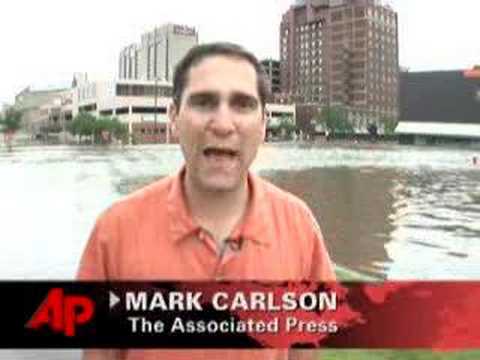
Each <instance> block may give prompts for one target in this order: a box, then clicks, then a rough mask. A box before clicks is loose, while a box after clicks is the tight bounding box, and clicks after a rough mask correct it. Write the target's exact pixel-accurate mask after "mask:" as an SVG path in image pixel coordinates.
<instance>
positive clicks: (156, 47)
mask: <svg viewBox="0 0 480 360" xmlns="http://www.w3.org/2000/svg"><path fill="white" fill-rule="evenodd" d="M153 31H154V32H153V43H154V44H153V46H155V49H154V51H153V57H154V65H153V73H154V80H155V101H154V109H153V142H154V143H155V144H156V143H157V103H158V74H157V55H158V51H157V50H158V43H157V28H155V29H154V30H153Z"/></svg>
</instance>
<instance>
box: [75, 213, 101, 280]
mask: <svg viewBox="0 0 480 360" xmlns="http://www.w3.org/2000/svg"><path fill="white" fill-rule="evenodd" d="M106 236H107V235H106V233H105V231H104V229H103V224H102V219H99V220H97V223H96V224H95V227H94V228H93V230H92V233H91V234H90V237H89V239H88V241H87V245H86V247H85V249H84V251H83V255H82V257H81V259H80V265H79V268H78V272H77V279H78V280H107V279H108V269H107V261H106V240H107V239H106V238H105V237H106Z"/></svg>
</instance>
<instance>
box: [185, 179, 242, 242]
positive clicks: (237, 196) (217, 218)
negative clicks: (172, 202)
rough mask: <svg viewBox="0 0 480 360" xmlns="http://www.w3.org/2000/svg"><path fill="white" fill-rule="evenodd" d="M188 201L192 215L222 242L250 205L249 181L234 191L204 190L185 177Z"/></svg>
mask: <svg viewBox="0 0 480 360" xmlns="http://www.w3.org/2000/svg"><path fill="white" fill-rule="evenodd" d="M184 189H185V195H186V201H187V204H188V207H189V209H190V212H191V214H192V217H193V218H194V219H195V221H196V222H197V223H198V224H199V225H200V226H201V227H202V228H204V229H205V230H208V231H209V232H210V233H211V234H212V235H213V237H214V238H215V240H216V241H217V242H218V243H220V242H222V241H223V240H225V239H226V238H227V237H228V236H229V235H230V234H231V232H232V231H233V229H234V228H235V227H236V225H238V224H239V223H240V222H241V220H242V219H243V216H244V215H245V212H246V209H247V206H248V196H249V191H248V182H247V179H245V181H244V183H243V184H242V186H239V188H238V189H236V190H234V191H224V192H222V191H211V192H209V191H204V190H203V189H199V188H198V187H196V186H195V184H193V183H192V181H191V179H189V178H188V175H186V176H185V178H184Z"/></svg>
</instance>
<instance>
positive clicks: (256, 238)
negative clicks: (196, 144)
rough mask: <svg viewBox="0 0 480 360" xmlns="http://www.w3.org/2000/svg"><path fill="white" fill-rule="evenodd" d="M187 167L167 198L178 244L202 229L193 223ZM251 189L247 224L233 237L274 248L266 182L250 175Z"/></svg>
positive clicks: (182, 170) (173, 230)
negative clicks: (186, 186) (186, 189)
mask: <svg viewBox="0 0 480 360" xmlns="http://www.w3.org/2000/svg"><path fill="white" fill-rule="evenodd" d="M185 171H186V169H185V167H183V168H182V169H181V170H180V171H179V173H177V174H176V175H174V176H173V179H172V182H171V186H170V190H169V192H168V195H167V204H166V205H167V211H168V215H169V230H170V234H171V238H172V240H173V241H174V242H178V241H180V240H182V239H185V238H186V237H188V236H190V235H192V234H195V233H198V232H199V231H201V228H200V226H199V225H198V224H196V223H195V221H194V220H193V218H192V216H191V214H190V210H189V209H188V207H187V201H186V198H185V192H184V191H183V180H184V178H185ZM248 187H249V196H250V202H249V205H248V209H247V213H246V214H245V218H244V221H243V222H242V223H241V224H240V225H239V226H238V227H237V228H236V229H234V231H233V233H232V238H234V239H237V238H238V239H240V238H242V239H243V240H251V241H253V242H255V243H258V244H263V245H270V243H271V241H272V239H271V235H270V234H268V232H267V226H266V225H267V222H268V221H271V219H269V218H268V214H267V203H266V201H265V200H266V199H265V189H264V184H263V181H262V180H261V179H260V178H259V177H257V176H256V175H253V174H251V173H248Z"/></svg>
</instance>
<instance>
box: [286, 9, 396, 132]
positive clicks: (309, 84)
mask: <svg viewBox="0 0 480 360" xmlns="http://www.w3.org/2000/svg"><path fill="white" fill-rule="evenodd" d="M280 61H281V86H282V90H283V91H284V92H286V93H287V94H289V95H290V96H291V97H292V98H293V99H294V100H295V101H296V102H299V103H312V104H318V105H320V106H342V107H344V108H346V109H347V110H348V114H349V119H350V120H351V121H352V122H353V124H354V126H355V128H356V129H357V130H359V131H365V130H366V127H367V126H368V124H369V123H372V122H376V123H377V124H378V125H379V128H380V129H381V128H382V125H381V122H382V120H383V119H387V118H388V119H397V118H398V94H399V90H398V89H399V80H398V79H399V64H398V18H397V14H396V13H395V12H394V11H393V9H392V8H391V7H389V6H388V5H382V4H381V3H380V2H379V1H378V0H303V1H296V3H295V5H293V6H292V7H291V8H290V9H289V10H288V11H287V12H286V13H285V14H284V15H283V18H282V22H281V25H280Z"/></svg>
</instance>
